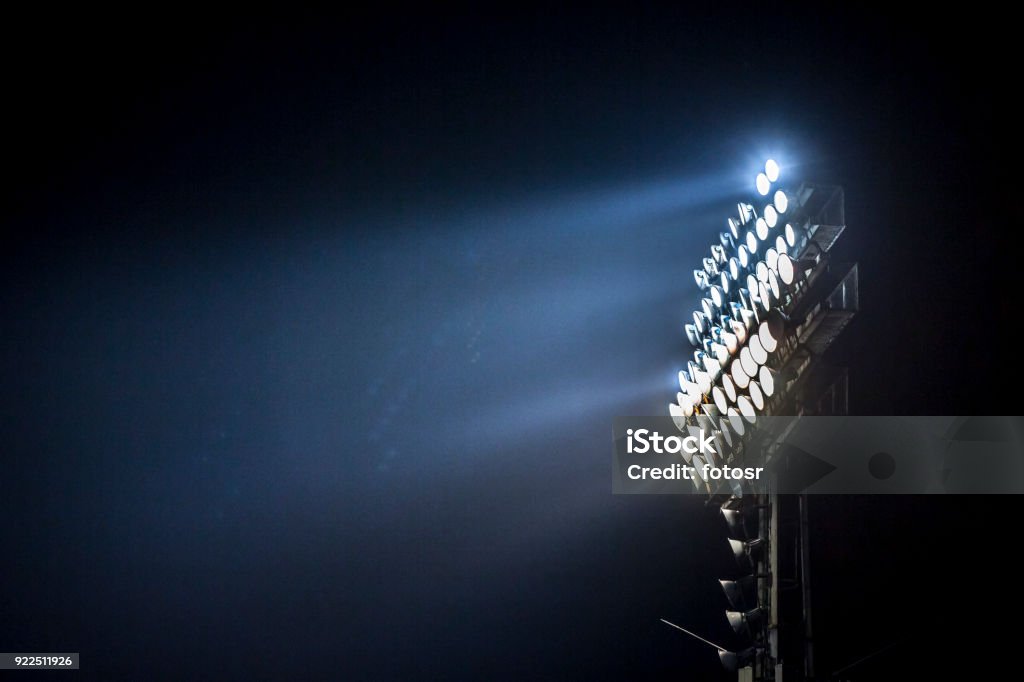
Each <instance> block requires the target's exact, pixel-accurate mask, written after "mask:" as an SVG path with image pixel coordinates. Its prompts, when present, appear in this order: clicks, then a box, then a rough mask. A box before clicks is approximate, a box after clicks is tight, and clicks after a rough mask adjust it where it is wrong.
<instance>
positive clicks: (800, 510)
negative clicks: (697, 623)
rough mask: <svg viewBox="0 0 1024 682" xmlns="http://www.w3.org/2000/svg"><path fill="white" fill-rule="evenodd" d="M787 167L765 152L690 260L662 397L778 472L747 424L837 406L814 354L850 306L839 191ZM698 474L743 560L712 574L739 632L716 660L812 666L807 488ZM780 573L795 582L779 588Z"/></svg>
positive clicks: (761, 670)
mask: <svg viewBox="0 0 1024 682" xmlns="http://www.w3.org/2000/svg"><path fill="white" fill-rule="evenodd" d="M784 176H785V173H784V172H783V169H782V168H780V166H779V164H778V163H776V162H775V161H774V160H771V159H769V160H768V161H767V162H766V163H765V165H764V170H763V171H762V172H759V173H758V174H757V175H756V177H755V179H754V187H753V188H752V189H753V190H755V191H754V192H753V193H752V196H751V201H750V202H749V203H748V202H741V203H740V204H738V206H737V209H736V215H734V216H732V217H729V218H728V219H727V220H726V227H727V229H726V231H724V232H721V234H720V235H719V239H718V242H717V243H715V244H713V245H712V246H711V248H710V250H709V255H708V256H707V257H705V258H703V259H702V261H701V262H700V265H701V267H699V268H698V269H697V270H695V272H694V281H695V282H696V283H697V286H698V287H699V289H700V290H701V293H702V295H703V299H702V303H701V309H700V310H698V311H695V312H694V313H693V315H692V319H693V323H692V324H686V325H685V327H684V331H685V337H686V339H687V340H688V342H689V343H690V345H691V346H692V347H693V357H692V360H690V361H688V362H687V364H686V367H685V368H684V369H682V370H680V372H679V393H678V394H677V402H676V403H673V404H672V405H671V406H670V408H669V410H670V413H671V414H672V417H673V420H674V421H675V424H676V426H677V428H679V430H680V431H682V432H683V433H688V432H689V431H690V430H691V429H694V428H705V429H708V428H710V429H711V430H712V431H714V433H715V436H716V438H717V441H718V443H719V444H720V445H723V446H724V447H722V450H721V452H720V455H721V458H722V459H723V460H724V462H726V463H727V464H732V463H735V464H736V466H744V465H746V466H749V465H751V464H756V465H758V466H765V467H767V469H768V471H769V472H772V476H777V475H778V474H779V472H780V471H782V460H781V457H780V456H777V445H776V444H774V443H772V442H770V440H769V441H768V442H766V440H765V439H763V438H758V439H755V438H753V437H752V435H753V431H754V428H753V427H754V426H755V425H756V424H757V423H758V419H759V418H761V417H768V416H773V415H779V416H783V415H785V416H791V417H799V416H803V415H811V414H845V413H846V374H845V370H841V369H837V368H833V367H829V366H827V365H826V364H825V363H824V362H823V361H822V360H821V357H822V353H823V352H824V351H825V350H826V349H827V348H828V347H829V346H830V345H831V344H832V342H833V341H835V339H836V338H837V337H838V335H839V333H840V332H841V331H842V330H843V329H844V328H845V327H846V325H847V324H848V323H849V322H850V320H851V319H852V317H853V316H854V314H855V313H856V311H857V307H858V292H857V286H858V280H857V277H858V275H857V266H856V264H845V265H841V264H837V263H833V262H832V260H831V258H830V254H829V252H830V250H831V248H832V246H833V245H834V244H835V242H836V240H837V239H838V238H839V236H840V235H841V234H842V232H843V230H844V229H845V215H844V209H843V201H844V196H843V190H842V189H841V188H839V187H830V186H822V185H813V184H807V183H804V184H801V185H799V186H798V187H797V188H795V189H787V187H785V186H780V185H779V183H780V181H782V180H784ZM773 465H774V466H773ZM693 484H694V485H695V486H696V487H697V489H698V490H699V491H701V492H705V493H706V494H707V495H708V503H709V504H712V505H715V506H717V507H719V508H720V509H721V511H722V516H723V517H724V518H725V520H726V527H727V528H728V535H729V545H730V547H731V549H732V551H733V553H734V554H735V556H736V560H737V565H738V567H739V573H740V575H738V576H736V577H734V578H730V579H727V580H721V581H720V583H721V586H722V589H723V591H724V594H725V597H726V600H727V602H728V610H727V611H726V616H727V618H728V620H729V623H730V624H731V625H732V626H733V629H734V630H735V632H736V634H737V637H738V638H740V640H741V641H742V642H743V645H742V646H741V647H736V648H737V649H738V650H737V651H730V650H726V649H724V648H722V647H720V646H719V645H715V644H712V646H714V647H715V648H716V649H718V650H719V656H720V658H721V660H722V663H723V665H725V666H726V667H727V668H729V669H733V670H736V671H737V673H738V679H739V680H740V681H741V682H747V681H749V682H755V681H757V682H761V681H767V680H772V681H774V682H781V681H782V680H783V679H785V680H786V681H787V682H788V681H790V680H812V679H814V678H815V672H814V655H813V653H814V652H813V648H812V643H813V631H812V618H811V614H812V612H811V590H810V575H809V573H810V572H809V568H810V567H809V549H808V531H807V528H808V526H807V503H808V500H807V497H806V495H799V496H793V495H788V496H787V495H780V494H779V493H778V492H777V489H778V482H777V479H774V478H772V477H769V480H768V481H767V485H766V486H765V487H763V488H760V489H758V490H754V489H751V488H749V487H748V484H746V483H743V482H739V481H735V480H733V481H725V480H721V481H703V480H701V479H700V478H697V477H695V478H694V480H693ZM783 520H784V521H786V522H785V523H780V521H783ZM790 520H792V521H794V522H795V523H789V522H788V521H790ZM790 529H793V530H792V532H791V531H790ZM790 557H796V558H795V559H791V558H790ZM783 582H784V583H786V584H787V585H791V586H794V587H796V586H799V588H800V589H799V590H795V589H794V590H786V591H782V590H780V583H783ZM794 614H796V615H794ZM674 627H678V626H674ZM679 629H681V628H679ZM684 632H685V631H684ZM688 634H692V633H688ZM703 641H705V642H706V640H703Z"/></svg>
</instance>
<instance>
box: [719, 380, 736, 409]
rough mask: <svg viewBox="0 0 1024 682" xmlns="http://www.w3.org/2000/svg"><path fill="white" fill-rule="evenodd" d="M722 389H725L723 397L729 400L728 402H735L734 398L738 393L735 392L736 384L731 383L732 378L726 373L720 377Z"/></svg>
mask: <svg viewBox="0 0 1024 682" xmlns="http://www.w3.org/2000/svg"><path fill="white" fill-rule="evenodd" d="M722 388H723V389H725V397H726V398H728V399H729V402H730V403H734V402H736V396H737V395H739V393H738V392H737V391H736V384H735V383H733V380H732V377H731V376H729V374H728V373H726V374H723V375H722ZM726 412H728V410H726Z"/></svg>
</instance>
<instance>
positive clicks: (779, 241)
mask: <svg viewBox="0 0 1024 682" xmlns="http://www.w3.org/2000/svg"><path fill="white" fill-rule="evenodd" d="M775 250H776V251H778V252H779V253H786V252H788V251H789V244H787V243H786V235H784V234H780V235H779V236H778V237H776V238H775Z"/></svg>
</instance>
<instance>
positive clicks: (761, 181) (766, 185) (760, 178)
mask: <svg viewBox="0 0 1024 682" xmlns="http://www.w3.org/2000/svg"><path fill="white" fill-rule="evenodd" d="M754 184H755V185H757V193H758V194H760V195H761V196H767V195H768V191H769V190H770V189H771V188H772V183H771V181H770V180H768V176H767V175H765V174H764V173H758V174H757V180H756V181H755V182H754Z"/></svg>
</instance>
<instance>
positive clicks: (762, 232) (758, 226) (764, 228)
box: [754, 215, 775, 241]
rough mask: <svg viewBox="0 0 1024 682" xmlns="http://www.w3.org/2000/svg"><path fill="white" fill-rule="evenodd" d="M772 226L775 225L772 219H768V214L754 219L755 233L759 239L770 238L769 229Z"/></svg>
mask: <svg viewBox="0 0 1024 682" xmlns="http://www.w3.org/2000/svg"><path fill="white" fill-rule="evenodd" d="M772 227H775V226H774V225H773V224H772V222H771V221H770V220H768V216H767V215H766V216H764V217H763V218H758V219H757V220H755V221H754V234H756V235H757V238H758V239H760V240H761V241H764V240H765V239H768V229H769V228H772Z"/></svg>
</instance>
